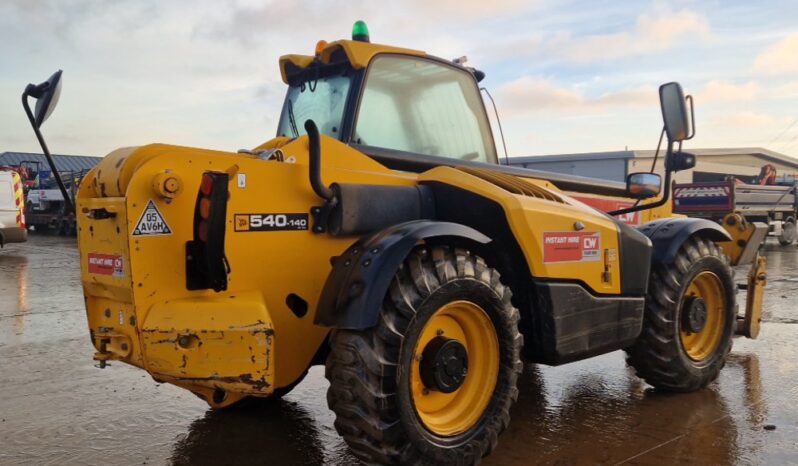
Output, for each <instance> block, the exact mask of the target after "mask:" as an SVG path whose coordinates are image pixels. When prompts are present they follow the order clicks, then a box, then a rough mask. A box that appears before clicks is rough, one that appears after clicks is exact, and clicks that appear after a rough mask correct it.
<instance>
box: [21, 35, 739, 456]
mask: <svg viewBox="0 0 798 466" xmlns="http://www.w3.org/2000/svg"><path fill="white" fill-rule="evenodd" d="M280 70H281V73H282V77H283V80H284V81H285V83H286V84H287V85H288V92H287V95H286V99H285V102H284V105H283V109H282V113H281V117H280V122H279V127H278V130H277V136H276V137H275V138H274V139H272V140H270V141H268V142H266V143H264V144H262V145H260V146H258V147H257V148H255V149H253V150H245V151H239V152H224V151H211V150H204V149H195V148H188V147H179V146H171V145H165V144H153V145H146V146H141V147H132V148H126V149H120V150H117V151H114V152H112V153H111V154H109V155H108V156H106V157H105V158H104V159H103V160H102V161H101V162H100V164H98V165H97V167H95V168H94V169H93V170H92V171H91V172H90V173H89V175H88V176H87V177H86V178H85V179H84V181H83V182H82V183H81V185H80V191H79V194H78V200H77V213H78V218H79V222H78V226H79V232H78V241H79V246H80V260H81V264H80V266H81V277H82V284H83V289H84V294H85V298H86V308H87V317H88V324H89V330H90V333H91V339H92V343H93V344H94V346H95V348H96V354H95V359H97V360H99V361H100V363H101V365H104V364H105V362H106V361H109V360H113V361H122V362H125V363H128V364H131V365H134V366H137V367H141V368H143V369H145V370H146V371H147V372H149V373H150V374H151V375H152V377H153V378H154V379H156V380H158V381H160V382H168V383H172V384H174V385H177V386H180V387H183V388H185V389H187V390H190V391H192V392H193V393H195V394H197V395H198V396H199V397H200V398H202V399H203V400H205V401H206V402H207V403H208V404H209V405H210V406H212V407H214V408H221V407H224V406H227V405H230V404H232V403H235V402H236V401H239V400H241V399H242V398H244V397H250V396H251V397H272V398H278V397H280V396H282V395H284V394H285V393H287V392H288V391H290V390H291V389H292V388H293V387H294V386H295V385H296V384H297V383H299V381H301V380H302V378H303V377H304V375H305V374H306V373H307V370H308V368H309V367H310V366H312V365H314V364H326V377H327V378H328V379H329V381H330V387H329V391H328V394H327V400H328V404H329V406H330V408H331V409H332V410H333V411H334V412H335V416H336V421H335V426H336V429H337V430H338V432H339V433H340V434H341V435H342V436H343V438H344V439H345V440H346V442H347V443H348V445H349V446H350V447H351V449H352V451H353V453H354V454H355V455H356V456H357V457H358V458H360V459H361V460H363V461H365V462H367V463H376V464H400V463H401V464H416V463H426V464H455V463H456V464H475V463H477V462H478V461H479V460H480V458H481V457H483V456H484V455H487V454H488V453H489V452H490V451H491V450H492V449H493V448H494V447H495V445H496V443H497V438H498V435H499V433H500V432H501V431H502V430H504V429H505V428H506V427H507V425H508V422H509V409H510V406H511V405H512V403H513V402H514V400H515V399H516V397H517V394H518V390H517V388H516V383H517V379H518V375H519V374H520V372H521V369H522V360H527V361H532V362H537V363H543V364H550V365H559V364H565V363H568V362H571V361H576V360H580V359H585V358H588V357H591V356H594V355H598V354H603V353H606V352H609V351H614V350H618V349H624V350H625V351H626V352H627V353H628V361H629V364H630V365H632V366H633V367H634V368H635V370H636V371H637V373H638V375H640V376H641V377H642V378H644V379H645V380H646V381H647V382H648V383H650V384H651V385H653V386H655V387H658V388H660V389H663V390H672V391H681V392H684V391H692V390H696V389H700V388H702V387H704V386H706V385H707V384H708V383H709V382H711V381H712V380H714V379H715V378H716V377H717V375H718V372H719V371H720V369H721V367H722V366H723V364H724V360H725V358H726V355H727V352H728V349H729V345H730V344H731V338H732V336H733V334H734V332H735V328H736V327H735V326H736V321H737V316H736V298H735V295H736V287H735V284H734V281H733V276H732V269H731V267H730V263H729V259H728V257H727V254H730V253H731V254H733V253H734V252H733V251H734V249H735V246H734V244H732V245H731V246H730V247H728V246H726V245H728V244H729V243H730V241H731V240H732V237H731V236H730V235H729V233H728V232H727V230H725V229H724V228H721V227H720V226H719V225H718V224H716V223H713V222H709V221H706V220H701V219H689V218H669V217H670V215H662V217H665V218H659V219H657V220H653V221H650V222H645V223H643V224H642V225H639V226H637V227H632V226H629V225H626V224H625V223H624V222H622V221H620V220H618V218H617V216H619V215H625V214H628V213H634V212H642V213H644V215H648V216H650V215H651V214H650V213H651V212H655V211H654V210H652V209H657V208H663V206H667V205H668V202H669V195H670V179H671V173H672V172H674V171H678V170H683V169H687V168H690V167H692V166H693V165H694V163H695V159H694V157H693V156H692V155H691V154H688V153H685V152H681V150H680V149H681V144H682V141H685V140H687V139H689V138H690V137H692V120H691V118H690V114H691V112H689V110H690V109H691V108H692V105H688V103H691V101H690V100H689V99H685V97H684V95H683V94H682V90H681V87H680V86H679V85H678V84H677V83H668V84H665V85H663V86H662V87H661V88H660V100H661V104H662V114H663V120H664V127H665V129H664V132H665V134H666V135H667V138H668V147H667V154H666V155H665V157H664V163H665V164H666V167H667V170H666V176H665V180H664V190H662V189H661V186H663V183H662V181H661V180H660V177H659V176H658V175H655V174H652V173H634V174H631V175H630V177H629V179H628V180H627V183H626V184H625V185H623V184H617V183H605V182H597V181H596V180H591V179H586V178H579V177H571V176H564V175H556V174H553V173H547V172H539V171H533V170H526V169H516V168H511V167H507V166H502V165H500V164H499V163H498V157H497V153H496V148H495V146H494V143H493V136H492V134H491V128H490V124H489V122H488V118H487V115H486V112H485V108H484V104H483V101H482V99H481V96H480V91H479V86H478V82H479V81H480V80H481V79H482V78H483V77H484V73H482V72H480V71H478V70H475V69H473V68H469V67H466V66H464V65H463V64H462V62H460V61H450V60H444V59H440V58H437V57H434V56H431V55H429V54H427V53H425V52H422V51H416V50H408V49H402V48H396V47H389V46H383V45H377V44H372V43H370V41H369V37H368V31H367V30H366V28H365V25H364V24H363V23H361V22H359V23H357V24H356V26H355V30H354V32H353V40H340V41H336V42H332V43H329V44H328V43H325V42H323V41H322V42H320V43H319V44H318V45H317V47H316V50H315V54H314V55H309V56H304V55H288V56H285V57H283V58H281V60H280ZM55 87H57V86H53V85H52V83H48V82H45V83H42V84H41V85H38V86H33V87H29V89H32V91H31V93H30V95H31V96H33V97H36V98H38V99H39V101H40V102H42V105H37V110H36V112H37V117H36V121H39V118H38V114H39V113H43V114H49V111H50V110H51V108H49V102H50V100H49V98H50V97H52V95H49V94H52V93H53V92H54V88H55ZM48 93H49V94H48ZM48 95H49V97H48ZM40 107H41V108H40ZM45 117H46V116H45ZM677 146H678V149H677ZM575 194H580V195H588V196H599V197H606V198H613V197H624V198H631V199H632V200H636V201H639V203H636V205H633V206H631V207H627V208H622V209H617V210H615V211H613V212H610V215H608V214H605V213H604V212H601V211H599V210H596V209H594V208H593V207H590V206H589V205H587V204H585V203H584V202H583V201H580V200H578V199H576V197H575ZM665 208H667V207H665ZM646 212H648V213H646ZM656 216H657V215H655V217H656ZM745 231H748V230H745ZM741 234H742V233H741ZM724 251H725V252H726V254H724ZM749 336H755V332H753V331H751V332H749Z"/></svg>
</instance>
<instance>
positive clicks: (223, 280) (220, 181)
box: [186, 172, 230, 292]
mask: <svg viewBox="0 0 798 466" xmlns="http://www.w3.org/2000/svg"><path fill="white" fill-rule="evenodd" d="M229 181H230V176H229V175H228V174H227V173H221V172H206V173H203V175H202V179H201V181H200V187H199V193H197V203H196V205H195V207H194V239H193V240H192V241H189V242H188V243H186V288H187V289H189V290H204V289H212V290H214V291H217V292H218V291H223V290H226V289H227V274H228V273H229V272H230V266H229V264H228V263H227V259H226V258H225V254H224V243H225V241H224V237H225V229H226V228H227V199H228V195H229V192H228V187H227V185H228V183H229Z"/></svg>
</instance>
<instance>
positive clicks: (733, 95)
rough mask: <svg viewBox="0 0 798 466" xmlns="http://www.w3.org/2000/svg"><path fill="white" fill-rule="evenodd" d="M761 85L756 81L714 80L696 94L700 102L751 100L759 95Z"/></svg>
mask: <svg viewBox="0 0 798 466" xmlns="http://www.w3.org/2000/svg"><path fill="white" fill-rule="evenodd" d="M759 91H760V89H759V85H758V84H757V83H756V82H754V81H749V82H747V83H745V84H734V83H730V82H728V81H722V80H717V79H715V80H712V81H709V82H708V83H707V84H706V85H705V86H704V90H703V91H702V92H701V93H699V94H698V95H697V96H696V99H697V100H698V102H699V103H701V104H704V103H710V102H738V101H751V100H754V99H755V98H756V97H757V95H759Z"/></svg>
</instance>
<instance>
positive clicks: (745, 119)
mask: <svg viewBox="0 0 798 466" xmlns="http://www.w3.org/2000/svg"><path fill="white" fill-rule="evenodd" d="M775 122H776V119H775V118H773V117H772V116H770V115H766V114H764V113H755V112H734V113H728V114H724V115H722V116H719V117H718V118H716V119H715V121H714V122H713V124H715V125H719V126H724V127H734V128H752V127H753V128H759V127H764V126H770V125H774V124H775Z"/></svg>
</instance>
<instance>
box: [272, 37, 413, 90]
mask: <svg viewBox="0 0 798 466" xmlns="http://www.w3.org/2000/svg"><path fill="white" fill-rule="evenodd" d="M338 50H343V52H344V53H345V54H346V58H347V60H349V63H350V64H351V65H352V68H354V69H356V70H360V69H363V68H366V67H367V66H368V64H369V63H371V60H372V59H373V58H374V57H375V56H376V55H378V54H380V53H395V54H400V55H409V56H417V57H423V56H425V55H426V53H424V52H422V51H420V50H413V49H405V48H401V47H393V46H390V45H381V44H372V43H370V42H360V41H354V40H337V41H335V42H330V43H329V44H327V45H326V46H325V47H324V49H323V50H322V52H321V54H320V55H319V57H318V61H319V62H321V63H322V64H325V65H327V64H329V63H330V61H331V59H332V56H333V53H335V52H336V51H338ZM315 59H316V57H314V56H312V55H283V56H282V57H280V74H281V76H282V78H283V82H284V83H286V84H287V83H288V72H287V71H286V65H287V64H289V63H290V64H292V65H293V66H295V67H297V68H300V69H305V68H307V67H309V66H310V65H311V64H312V63H313V61H314V60H315Z"/></svg>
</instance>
